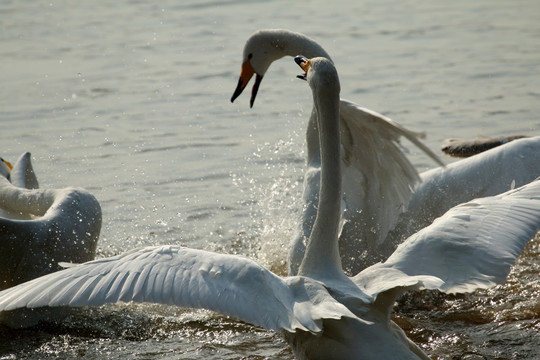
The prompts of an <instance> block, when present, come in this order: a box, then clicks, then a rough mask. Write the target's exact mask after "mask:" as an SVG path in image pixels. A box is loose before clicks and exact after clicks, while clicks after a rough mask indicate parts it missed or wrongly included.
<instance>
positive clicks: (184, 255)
mask: <svg viewBox="0 0 540 360" xmlns="http://www.w3.org/2000/svg"><path fill="white" fill-rule="evenodd" d="M299 62H300V63H301V65H303V67H304V68H305V69H306V70H307V80H308V83H309V85H310V87H311V88H312V92H313V97H314V102H315V103H316V111H317V112H318V122H319V124H318V125H319V129H320V141H321V149H323V150H324V151H323V152H322V153H323V154H326V155H323V156H322V158H321V161H322V163H321V185H320V201H319V211H318V213H317V216H316V220H315V223H314V225H313V230H312V232H311V234H310V238H309V241H308V244H307V248H306V251H305V255H304V258H303V259H302V261H301V264H300V266H299V270H298V275H295V276H288V277H284V278H283V277H278V276H276V275H274V274H273V273H272V272H270V271H269V270H268V269H266V268H264V267H262V266H261V265H259V264H257V263H256V262H254V261H252V260H249V259H247V258H244V257H242V256H237V255H224V254H216V253H212V252H208V251H203V250H194V249H187V248H182V247H177V246H156V247H148V248H144V249H139V250H134V251H132V252H129V253H126V254H123V255H119V256H115V257H111V258H106V259H99V260H94V261H90V262H87V263H84V264H81V265H78V266H74V267H71V268H68V269H65V270H62V271H59V272H55V273H52V274H49V275H46V276H44V277H42V278H39V279H35V280H32V281H30V282H28V283H25V284H21V285H18V286H16V287H13V288H11V289H7V290H4V291H2V292H0V319H2V318H1V317H2V316H4V317H5V316H6V315H13V314H16V312H17V311H18V310H24V309H26V310H27V311H30V313H25V315H26V316H30V317H31V316H32V314H31V311H32V309H36V308H41V307H59V306H70V307H73V306H87V305H92V306H96V305H102V304H106V303H112V302H118V301H125V302H128V301H136V302H156V303H163V304H176V305H180V306H188V307H194V308H206V309H210V310H214V311H219V312H221V313H224V314H227V315H230V316H234V317H237V318H239V319H241V320H244V321H247V322H250V323H252V324H255V325H259V326H262V327H265V328H267V329H271V330H274V331H278V332H281V333H282V334H283V335H284V337H285V338H286V339H287V341H288V342H289V344H290V345H291V347H292V349H293V351H294V353H295V356H296V357H297V358H298V359H328V358H332V359H351V358H353V359H381V358H384V359H429V357H427V355H425V354H424V353H423V351H422V350H421V349H420V348H419V347H418V346H417V345H415V344H414V343H413V342H412V341H410V340H409V339H408V338H407V337H406V335H405V333H404V332H403V331H402V330H401V329H400V328H399V327H398V326H397V325H396V324H395V323H393V322H392V321H391V319H390V312H391V310H392V306H393V303H394V300H395V298H396V296H398V295H399V294H401V293H402V292H404V291H406V290H409V289H421V288H428V289H439V290H441V291H444V292H463V291H473V290H474V289H476V288H485V287H489V286H493V285H494V284H496V283H501V282H503V281H504V280H505V278H506V276H507V275H508V272H509V270H510V266H511V264H512V263H513V261H514V260H515V258H516V257H517V256H518V255H519V253H520V252H521V250H522V248H523V246H524V245H525V244H526V243H527V241H529V240H530V239H531V238H532V237H533V236H534V235H535V233H536V232H537V231H538V229H539V225H540V181H535V182H532V183H530V184H528V185H525V186H523V187H521V188H518V189H514V190H511V191H509V192H506V193H504V194H501V195H498V196H494V197H488V198H483V199H478V200H474V201H472V202H469V203H466V204H463V205H460V206H457V207H455V208H453V209H452V210H450V211H449V212H448V213H446V214H445V215H444V216H443V217H441V218H440V219H438V220H437V221H435V222H434V223H433V224H432V225H430V226H428V227H426V228H425V229H423V230H421V231H420V232H418V233H416V234H415V235H413V236H411V237H410V238H409V239H407V240H406V241H405V242H404V243H403V244H402V245H400V246H399V247H398V248H397V250H396V251H395V252H394V254H393V255H392V256H391V257H390V258H389V259H388V260H387V261H386V262H384V263H378V264H375V265H373V266H371V267H368V268H366V269H365V270H364V271H362V272H360V273H359V274H357V275H356V276H355V277H352V278H351V277H347V276H346V275H345V274H344V272H343V271H342V269H341V262H340V256H339V248H338V233H339V223H340V217H341V213H340V211H339V209H340V202H341V194H340V192H341V185H340V184H341V179H340V174H341V173H340V172H339V167H340V166H341V163H340V162H339V161H335V160H336V157H338V156H339V146H340V145H339V121H338V116H339V114H338V112H339V98H338V94H339V80H338V77H337V72H336V71H335V68H334V67H333V65H332V63H331V62H329V61H328V60H326V59H324V58H317V59H312V60H311V61H309V62H308V61H307V60H305V59H301V60H299ZM336 170H338V171H337V172H336ZM334 175H335V176H334ZM21 323H22V322H20V321H19V322H17V323H16V324H15V325H19V324H21Z"/></svg>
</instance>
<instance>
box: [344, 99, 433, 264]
mask: <svg viewBox="0 0 540 360" xmlns="http://www.w3.org/2000/svg"><path fill="white" fill-rule="evenodd" d="M340 118H341V123H340V125H341V142H342V145H343V153H342V157H343V162H344V166H343V167H342V169H343V170H342V171H343V193H344V195H343V196H344V200H345V203H346V207H345V208H346V212H345V214H344V218H345V219H346V221H347V222H346V223H345V227H344V230H343V233H342V236H341V238H340V242H341V245H340V246H341V252H342V253H348V254H350V257H351V258H356V259H358V258H360V256H361V254H362V253H363V252H364V251H366V250H367V251H368V252H373V251H374V249H376V248H377V247H378V245H380V244H381V243H382V242H383V241H384V239H386V237H387V234H388V232H389V231H390V230H391V229H393V227H394V226H395V224H396V222H397V220H398V217H399V214H400V213H401V212H402V211H404V210H405V209H406V208H407V205H408V202H409V199H410V197H411V194H412V191H413V188H414V186H415V184H417V183H418V182H419V181H420V177H419V175H418V173H417V171H416V169H415V168H414V166H413V165H412V164H411V163H410V161H409V160H408V159H407V158H406V156H405V154H404V153H403V151H402V149H401V148H400V145H399V139H400V138H401V137H405V138H406V139H408V140H410V141H411V142H412V143H413V144H415V145H416V146H418V147H419V148H420V149H421V150H422V151H424V152H425V153H426V154H428V156H430V157H431V158H433V159H434V160H435V161H436V162H437V163H439V164H442V162H441V161H440V160H439V158H438V157H437V156H436V155H435V154H434V153H433V152H432V151H431V150H429V149H428V148H427V147H426V146H425V145H424V144H423V143H422V142H421V141H420V140H419V138H421V137H423V134H418V133H414V132H412V131H410V130H407V129H405V128H403V127H402V126H400V125H399V124H397V123H395V122H394V121H392V120H391V119H389V118H387V117H385V116H383V115H381V114H378V113H376V112H373V111H371V110H368V109H365V108H362V107H360V106H358V105H356V104H354V103H351V102H348V101H345V100H341V104H340ZM351 265H352V266H350V267H351V268H352V269H358V268H359V267H360V268H362V267H361V265H359V264H351ZM344 267H345V268H349V266H348V264H347V263H345V264H344Z"/></svg>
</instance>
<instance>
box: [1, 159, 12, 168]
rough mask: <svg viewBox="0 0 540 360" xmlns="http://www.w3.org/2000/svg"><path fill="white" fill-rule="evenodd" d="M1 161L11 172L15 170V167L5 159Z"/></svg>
mask: <svg viewBox="0 0 540 360" xmlns="http://www.w3.org/2000/svg"><path fill="white" fill-rule="evenodd" d="M0 160H1V161H2V162H3V163H4V164H6V165H7V166H8V168H9V170H13V165H11V163H10V162H9V161H6V160H4V159H2V158H0Z"/></svg>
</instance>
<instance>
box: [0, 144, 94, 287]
mask: <svg viewBox="0 0 540 360" xmlns="http://www.w3.org/2000/svg"><path fill="white" fill-rule="evenodd" d="M2 163H4V164H5V161H2ZM2 167H3V166H0V168H2ZM4 170H5V168H4ZM2 174H3V175H4V176H2V177H0V264H2V266H1V267H0V289H5V288H8V287H11V286H14V285H16V284H20V283H22V282H25V281H28V280H31V279H33V278H36V277H39V276H41V275H45V274H47V273H49V272H52V271H56V270H60V269H61V267H60V265H59V262H77V263H79V262H85V261H89V260H92V259H93V258H94V255H95V250H96V246H97V241H98V238H99V232H100V230H101V208H100V205H99V203H98V201H97V200H96V198H95V197H94V196H93V195H92V194H90V193H89V192H88V191H86V190H84V189H78V188H71V187H69V188H65V189H59V190H52V189H46V190H44V189H38V181H37V178H36V176H35V173H34V170H33V167H32V163H31V156H30V153H28V152H27V153H24V154H22V155H21V157H20V158H19V159H18V160H17V162H16V163H15V165H14V166H13V167H12V169H10V172H9V173H7V174H6V172H5V171H2ZM8 177H9V180H11V182H10V181H9V180H8Z"/></svg>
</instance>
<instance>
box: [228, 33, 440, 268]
mask: <svg viewBox="0 0 540 360" xmlns="http://www.w3.org/2000/svg"><path fill="white" fill-rule="evenodd" d="M299 54H302V55H304V56H307V57H308V58H313V57H325V58H327V59H329V60H331V58H330V56H329V55H328V53H327V52H326V51H325V50H324V49H323V48H322V47H321V46H320V45H319V44H318V43H317V42H315V41H314V40H312V39H310V38H309V37H307V36H305V35H303V34H300V33H296V32H292V31H289V30H259V31H257V32H255V33H254V34H253V35H251V36H250V37H249V39H248V40H247V42H246V44H245V46H244V52H243V58H242V61H243V65H242V71H241V74H240V79H239V81H238V86H237V88H236V90H235V92H234V94H233V96H232V98H231V101H234V100H235V99H236V98H237V97H238V96H239V95H240V94H241V93H242V91H243V90H244V89H245V87H246V85H247V84H248V81H249V80H250V79H251V77H252V76H253V75H255V84H254V85H253V90H252V94H251V100H250V104H251V105H253V102H254V101H255V97H256V95H257V91H258V89H259V86H260V83H261V81H262V79H263V76H264V74H265V73H266V71H267V70H268V68H269V67H270V65H271V64H272V62H274V61H276V60H278V59H280V58H282V57H284V56H296V55H299ZM317 126H318V125H317V116H316V111H315V109H314V110H313V111H312V113H311V116H310V118H309V123H308V126H307V133H306V140H307V166H308V167H307V170H306V174H305V176H304V192H303V201H304V206H303V211H302V215H301V219H300V221H299V228H298V230H297V233H296V236H295V238H294V239H293V242H292V249H293V251H291V252H290V256H289V274H291V275H294V274H296V273H297V271H298V266H299V265H300V262H301V261H302V258H303V256H304V251H305V247H306V241H307V239H308V238H309V236H310V234H311V229H312V227H313V223H314V221H315V216H316V213H317V203H318V197H319V178H320V172H321V149H320V146H319V131H318V128H317ZM340 132H341V146H342V149H341V161H342V167H341V171H342V179H343V203H344V206H343V208H344V213H343V219H344V220H345V223H344V228H343V232H342V234H341V236H340V247H341V250H342V253H344V254H349V256H343V257H342V262H343V266H344V268H346V269H347V270H349V271H350V272H356V271H359V270H361V269H363V268H364V267H365V266H366V265H367V264H369V263H370V262H372V261H373V260H372V259H371V258H365V257H363V256H360V255H361V254H362V253H364V252H365V251H367V252H368V253H375V252H378V251H379V249H378V247H379V245H381V243H383V242H385V239H386V236H387V234H388V232H389V231H390V230H391V229H392V228H393V227H394V226H395V224H396V221H397V219H398V216H399V214H400V213H401V212H402V211H404V210H405V209H406V207H407V203H408V201H409V198H410V196H411V192H412V189H413V188H414V186H415V184H417V183H418V182H419V181H420V178H419V175H418V172H417V171H416V169H415V168H414V166H413V165H412V164H411V163H410V162H409V160H408V159H407V158H406V156H405V155H404V154H403V152H402V151H401V149H400V147H399V139H400V138H401V137H405V138H407V139H408V140H410V141H411V142H412V143H414V144H415V145H416V146H418V147H419V148H420V149H421V150H422V151H424V152H425V153H426V154H427V155H428V156H430V157H431V158H433V159H434V160H435V161H436V162H437V163H438V164H440V165H442V162H441V161H440V160H439V159H438V157H437V156H436V155H435V154H434V153H433V152H432V151H431V150H429V149H428V148H427V147H426V146H425V145H424V144H423V143H422V142H421V141H420V140H419V138H421V137H423V136H424V135H423V134H420V133H415V132H412V131H410V130H407V129H405V128H404V127H402V126H400V125H399V124H397V123H396V122H394V121H392V120H391V119H389V118H387V117H385V116H383V115H381V114H378V113H376V112H375V111H372V110H369V109H366V108H363V107H361V106H358V105H357V104H354V103H352V102H350V101H347V100H343V99H341V100H340Z"/></svg>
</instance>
